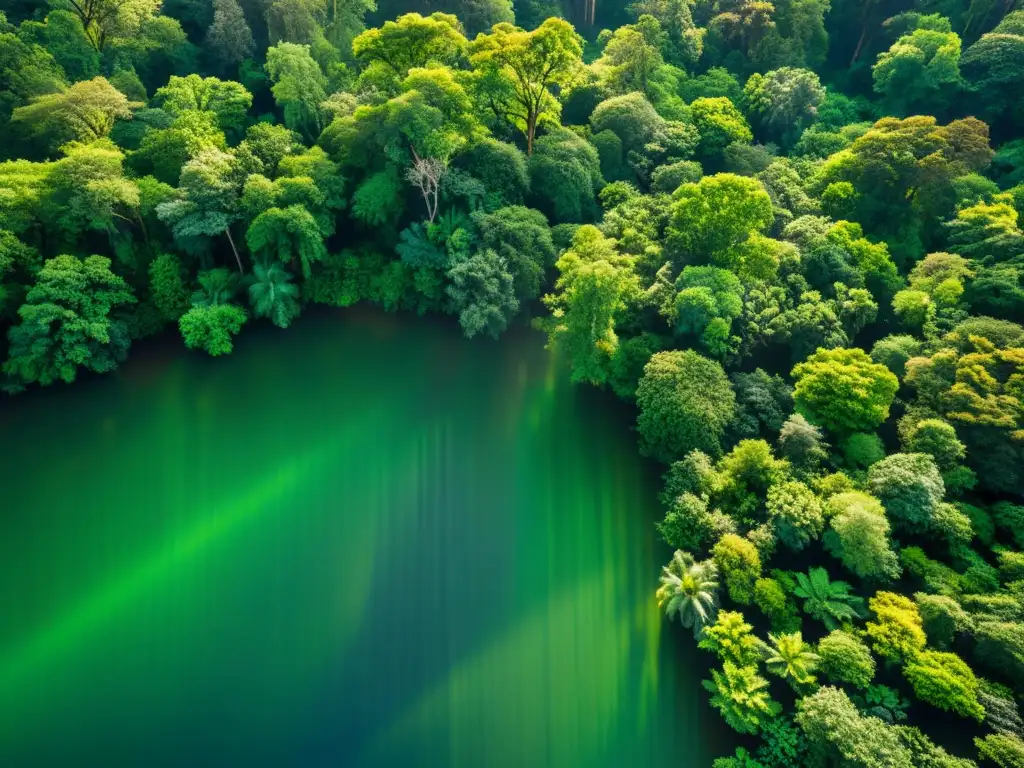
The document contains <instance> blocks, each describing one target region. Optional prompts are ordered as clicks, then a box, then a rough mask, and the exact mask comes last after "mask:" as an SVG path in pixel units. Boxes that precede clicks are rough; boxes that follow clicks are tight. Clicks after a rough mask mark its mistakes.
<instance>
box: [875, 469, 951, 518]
mask: <svg viewBox="0 0 1024 768" xmlns="http://www.w3.org/2000/svg"><path fill="white" fill-rule="evenodd" d="M868 486H869V488H870V490H871V493H872V494H874V495H875V496H876V497H878V498H879V499H880V500H881V502H882V504H883V505H884V506H885V510H886V512H887V513H888V514H889V516H890V517H891V518H892V519H893V522H894V523H895V524H896V525H897V526H899V527H901V528H904V529H906V530H908V531H918V532H923V531H925V530H927V529H928V528H929V526H931V525H932V520H933V517H934V515H935V511H936V509H937V507H938V505H939V502H941V501H942V497H943V496H944V495H945V493H946V488H945V485H944V484H943V482H942V475H940V474H939V470H938V467H936V466H935V461H934V460H933V459H932V457H931V456H929V455H927V454H924V453H894V454H892V455H891V456H887V457H886V458H884V459H883V460H882V461H880V462H878V463H877V464H874V465H872V467H871V469H869V470H868Z"/></svg>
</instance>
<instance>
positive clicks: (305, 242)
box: [245, 205, 327, 279]
mask: <svg viewBox="0 0 1024 768" xmlns="http://www.w3.org/2000/svg"><path fill="white" fill-rule="evenodd" d="M245 240H246V243H247V244H248V245H249V250H250V251H252V252H253V255H255V256H257V257H258V258H262V259H266V260H275V259H276V260H279V261H281V262H282V263H284V264H295V263H296V262H298V264H299V266H300V267H301V269H302V274H303V276H304V277H306V278H307V279H308V278H309V276H310V274H311V265H312V264H313V263H314V262H318V261H322V260H323V259H324V257H325V256H326V255H327V248H326V247H325V246H324V240H323V235H322V233H321V232H320V228H319V227H318V226H317V223H316V219H314V218H313V215H312V214H311V213H310V212H309V211H307V210H306V209H305V208H304V207H303V206H301V205H289V206H288V207H287V208H276V207H274V208H270V209H268V210H266V211H264V212H263V213H261V214H260V215H259V216H257V217H256V218H255V219H254V220H253V222H252V224H250V225H249V230H248V232H246V235H245Z"/></svg>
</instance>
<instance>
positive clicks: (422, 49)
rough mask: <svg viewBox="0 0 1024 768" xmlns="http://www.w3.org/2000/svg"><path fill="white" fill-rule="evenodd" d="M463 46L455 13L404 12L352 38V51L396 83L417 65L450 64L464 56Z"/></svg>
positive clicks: (462, 37) (460, 28) (464, 41)
mask: <svg viewBox="0 0 1024 768" xmlns="http://www.w3.org/2000/svg"><path fill="white" fill-rule="evenodd" d="M467 46H468V43H467V41H466V38H465V36H464V35H463V34H462V25H461V24H460V23H459V20H458V19H457V18H456V17H455V16H452V15H450V14H447V13H432V14H431V15H430V16H427V17H423V16H421V15H420V14H418V13H407V14H405V15H404V16H400V17H398V19H396V20H395V21H386V22H384V25H383V26H382V27H380V28H379V29H368V30H366V31H365V32H363V33H362V34H360V35H358V36H357V37H356V38H355V39H354V40H353V41H352V53H353V54H354V55H355V57H356V58H357V59H359V60H360V61H363V62H365V63H367V64H370V65H373V64H374V63H375V62H376V63H379V66H382V67H386V68H387V70H388V71H389V72H390V73H391V75H392V77H393V78H394V79H395V81H396V82H397V81H400V80H401V79H402V78H404V77H405V76H406V75H407V74H408V73H409V70H411V69H415V68H417V67H426V66H427V65H429V64H440V65H442V66H454V65H455V64H457V63H458V62H459V60H460V59H461V58H463V56H465V54H466V50H467Z"/></svg>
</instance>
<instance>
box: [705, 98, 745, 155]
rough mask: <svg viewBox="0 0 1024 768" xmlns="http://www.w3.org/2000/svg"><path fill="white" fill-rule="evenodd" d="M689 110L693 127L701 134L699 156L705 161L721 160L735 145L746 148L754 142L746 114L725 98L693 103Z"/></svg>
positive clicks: (706, 99) (707, 99)
mask: <svg viewBox="0 0 1024 768" xmlns="http://www.w3.org/2000/svg"><path fill="white" fill-rule="evenodd" d="M690 110H691V112H692V113H693V124H694V125H696V126H697V131H698V132H699V133H700V144H699V145H698V147H697V152H698V154H699V156H700V158H702V159H703V160H705V161H714V160H716V159H717V158H719V157H721V155H722V152H724V151H725V148H726V147H727V146H729V145H730V144H732V143H734V142H740V143H744V144H745V143H747V142H749V141H751V140H753V138H754V134H752V133H751V132H750V125H749V124H748V123H747V121H746V119H745V118H744V117H743V114H742V113H741V112H740V111H739V110H738V109H736V106H735V105H734V104H733V103H732V102H731V101H730V100H729V99H727V98H726V97H724V96H713V97H710V98H708V97H701V98H698V99H694V100H693V103H692V104H690Z"/></svg>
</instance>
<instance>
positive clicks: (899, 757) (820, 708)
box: [796, 686, 914, 768]
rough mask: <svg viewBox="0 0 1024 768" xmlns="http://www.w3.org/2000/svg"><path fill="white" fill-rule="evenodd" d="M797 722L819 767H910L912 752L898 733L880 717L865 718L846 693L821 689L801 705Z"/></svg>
mask: <svg viewBox="0 0 1024 768" xmlns="http://www.w3.org/2000/svg"><path fill="white" fill-rule="evenodd" d="M796 721H797V723H798V724H799V725H800V728H801V729H802V730H803V732H804V734H805V735H806V736H807V739H808V741H809V742H810V745H811V754H812V756H814V757H816V758H817V760H818V761H819V764H823V765H825V764H832V765H843V766H850V768H911V767H912V766H913V765H914V762H913V759H912V753H911V752H910V750H908V749H907V748H906V747H904V746H903V744H901V743H900V739H899V736H898V735H897V731H896V730H895V729H894V728H891V727H889V726H887V725H886V724H885V723H884V722H883V721H882V720H879V719H878V718H877V717H864V716H863V715H861V714H860V712H858V711H857V708H856V707H855V706H854V704H853V702H852V701H850V698H849V697H848V696H847V695H846V693H845V692H844V691H842V690H841V689H839V688H834V687H832V686H824V687H822V688H819V689H818V690H817V691H816V692H815V693H814V694H812V695H811V696H807V697H805V698H804V699H803V700H802V701H801V702H800V709H799V712H797V715H796Z"/></svg>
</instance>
